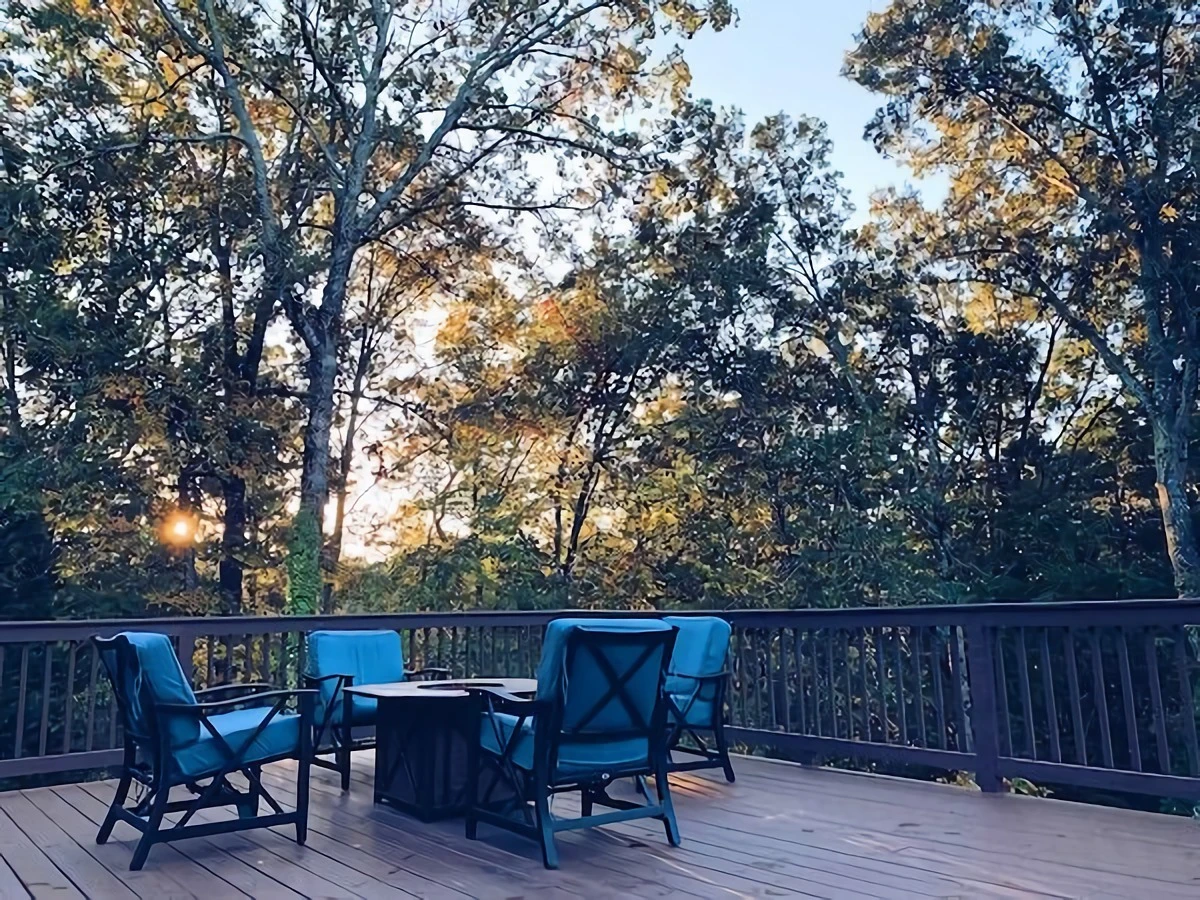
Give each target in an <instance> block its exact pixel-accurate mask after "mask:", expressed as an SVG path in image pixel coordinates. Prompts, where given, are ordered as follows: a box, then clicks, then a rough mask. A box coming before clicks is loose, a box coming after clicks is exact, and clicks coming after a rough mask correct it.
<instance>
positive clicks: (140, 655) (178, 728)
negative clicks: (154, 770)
mask: <svg viewBox="0 0 1200 900" xmlns="http://www.w3.org/2000/svg"><path fill="white" fill-rule="evenodd" d="M117 638H120V639H123V640H124V641H125V642H126V643H127V644H128V647H129V649H130V650H131V651H132V654H131V655H127V654H123V653H120V652H115V653H114V651H113V650H105V651H102V652H103V654H104V663H105V667H106V668H107V669H108V671H109V675H110V677H111V678H112V681H113V689H114V690H115V691H117V693H118V696H119V699H120V700H121V702H122V704H123V706H124V707H125V710H126V715H127V716H128V718H129V721H128V722H127V723H126V726H127V727H128V728H130V730H131V731H132V732H133V735H134V737H135V738H147V737H149V735H150V730H151V729H150V720H149V715H148V711H147V710H144V709H143V708H142V701H143V700H144V699H149V700H150V702H152V703H154V704H156V705H157V704H159V703H175V704H185V705H190V706H195V705H196V695H195V693H193V691H192V686H191V685H190V684H188V680H187V677H186V676H185V675H184V674H183V668H182V667H181V666H180V665H179V658H178V657H177V656H176V655H175V648H174V646H173V645H172V644H171V639H170V638H168V637H167V636H166V635H165V634H159V633H158V632H152V631H123V632H121V633H120V634H118V635H117ZM155 718H156V720H157V721H158V724H159V727H165V728H166V729H167V734H168V741H169V745H170V746H171V747H182V746H185V745H187V744H190V743H192V742H193V741H195V740H198V739H199V737H200V720H199V719H198V718H190V717H187V716H180V715H166V714H157V715H156V716H155Z"/></svg>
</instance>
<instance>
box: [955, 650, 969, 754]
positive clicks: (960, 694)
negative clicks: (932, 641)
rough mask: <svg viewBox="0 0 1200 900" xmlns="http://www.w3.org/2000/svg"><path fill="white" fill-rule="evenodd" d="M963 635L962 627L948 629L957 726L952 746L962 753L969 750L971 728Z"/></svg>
mask: <svg viewBox="0 0 1200 900" xmlns="http://www.w3.org/2000/svg"><path fill="white" fill-rule="evenodd" d="M962 642H963V636H962V629H961V628H959V627H958V626H954V627H952V628H951V629H950V675H951V679H952V680H951V682H950V685H951V688H952V691H951V695H952V696H953V698H954V711H955V719H956V720H957V723H958V727H957V729H956V731H957V732H958V733H957V734H956V735H955V738H956V740H955V742H954V746H955V748H956V749H957V750H959V751H960V752H962V753H970V752H971V743H972V737H971V728H970V726H969V725H968V723H967V698H966V691H965V685H966V681H967V670H966V667H965V666H964V665H963V663H964V656H963V646H962Z"/></svg>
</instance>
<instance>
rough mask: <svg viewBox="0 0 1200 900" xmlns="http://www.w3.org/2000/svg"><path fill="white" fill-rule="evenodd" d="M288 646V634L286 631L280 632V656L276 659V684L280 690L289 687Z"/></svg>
mask: <svg viewBox="0 0 1200 900" xmlns="http://www.w3.org/2000/svg"><path fill="white" fill-rule="evenodd" d="M287 645H288V633H287V632H286V631H281V632H279V656H278V657H277V658H276V659H275V678H274V683H275V685H276V686H277V687H280V688H283V687H286V686H287V655H288V648H287Z"/></svg>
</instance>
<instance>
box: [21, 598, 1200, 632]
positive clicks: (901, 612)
mask: <svg viewBox="0 0 1200 900" xmlns="http://www.w3.org/2000/svg"><path fill="white" fill-rule="evenodd" d="M1197 610H1200V598H1185V599H1147V600H1068V601H1058V602H1035V603H1022V602H1011V603H1008V602H1005V603H973V604H957V605H955V604H940V605H929V606H921V605H915V606H860V607H847V608H833V609H825V608H804V609H792V608H789V609H703V610H699V609H693V610H656V609H647V610H621V609H553V610H455V611H447V610H441V611H437V610H428V611H420V612H403V613H352V614H342V615H303V616H279V615H273V616H162V617H141V618H126V619H38V620H19V619H18V620H0V643H24V642H28V641H39V640H55V639H56V638H59V637H61V638H64V639H66V638H80V637H90V636H91V635H93V634H107V633H111V632H113V631H135V630H138V629H147V630H153V631H160V632H162V633H164V634H169V635H172V636H177V635H203V634H211V633H218V634H230V633H235V632H236V633H247V634H264V633H269V632H276V631H280V630H287V631H317V630H321V629H326V628H332V629H338V630H341V629H353V628H359V627H362V628H380V627H394V628H396V629H397V630H399V629H407V628H451V627H454V626H462V627H467V626H474V627H480V626H489V625H491V626H503V625H506V624H507V625H543V624H545V623H546V622H549V621H551V620H552V619H556V618H560V617H562V616H597V617H604V616H614V615H620V616H644V617H647V618H654V617H658V616H663V615H672V616H720V617H721V618H723V619H727V620H729V621H730V622H731V623H735V624H740V625H746V626H748V627H754V626H757V625H762V626H770V625H781V624H784V623H788V624H790V623H792V622H811V623H812V624H814V625H822V626H828V627H837V626H838V625H840V624H842V623H843V622H844V623H845V624H847V625H854V624H862V623H863V622H864V621H869V622H870V623H871V624H872V625H883V626H887V625H901V624H903V625H908V624H916V625H967V624H981V625H1009V624H1019V623H1021V622H1026V623H1028V624H1030V625H1077V626H1080V627H1086V626H1089V625H1113V624H1136V623H1137V622H1138V621H1139V620H1141V619H1142V617H1143V616H1145V617H1152V620H1153V622H1154V623H1155V624H1162V625H1175V624H1191V623H1193V622H1194V621H1195V613H1196V611H1197ZM281 625H282V626H285V628H283V629H281V628H279V627H277V626H281Z"/></svg>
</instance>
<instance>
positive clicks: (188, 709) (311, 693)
mask: <svg viewBox="0 0 1200 900" xmlns="http://www.w3.org/2000/svg"><path fill="white" fill-rule="evenodd" d="M316 695H317V692H316V691H315V690H311V689H308V688H297V689H295V690H286V691H263V692H262V693H261V694H254V695H252V696H250V697H234V698H233V699H231V700H214V701H211V702H208V703H156V704H155V705H154V709H155V711H156V712H159V711H162V712H167V713H170V714H171V715H192V716H195V717H196V718H204V717H205V716H209V715H211V714H213V713H220V712H227V711H229V710H232V709H235V708H237V707H239V706H245V705H246V704H247V703H250V702H251V701H253V702H258V701H260V700H271V701H279V700H286V699H288V698H291V697H295V698H297V699H302V698H303V697H315V696H316ZM264 705H265V704H264Z"/></svg>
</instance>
